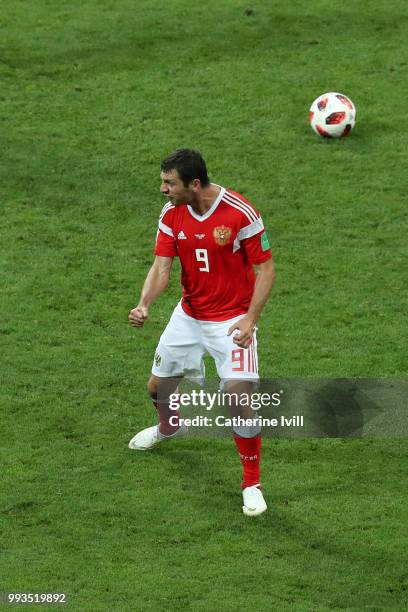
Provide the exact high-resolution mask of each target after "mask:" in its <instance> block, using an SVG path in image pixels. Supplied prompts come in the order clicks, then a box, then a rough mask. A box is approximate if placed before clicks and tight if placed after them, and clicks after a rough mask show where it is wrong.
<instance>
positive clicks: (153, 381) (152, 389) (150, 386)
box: [147, 376, 157, 400]
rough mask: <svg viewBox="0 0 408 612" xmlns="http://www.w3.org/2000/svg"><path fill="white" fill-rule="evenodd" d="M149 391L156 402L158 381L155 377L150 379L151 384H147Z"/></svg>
mask: <svg viewBox="0 0 408 612" xmlns="http://www.w3.org/2000/svg"><path fill="white" fill-rule="evenodd" d="M147 390H148V392H149V395H150V397H151V398H152V399H153V400H156V399H157V381H156V379H155V378H154V377H153V376H151V377H150V378H149V382H148V383H147Z"/></svg>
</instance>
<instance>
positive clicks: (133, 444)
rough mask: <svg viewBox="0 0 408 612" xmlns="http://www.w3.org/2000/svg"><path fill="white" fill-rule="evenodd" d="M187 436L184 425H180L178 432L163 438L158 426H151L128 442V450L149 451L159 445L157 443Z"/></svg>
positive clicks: (186, 429) (186, 428)
mask: <svg viewBox="0 0 408 612" xmlns="http://www.w3.org/2000/svg"><path fill="white" fill-rule="evenodd" d="M187 434H188V427H186V426H185V425H180V427H179V428H178V430H177V431H176V432H175V433H173V434H170V435H169V436H165V435H164V434H162V433H161V432H160V431H159V426H158V425H153V427H148V428H147V429H142V431H139V433H137V434H136V435H135V436H133V438H132V439H131V441H130V442H129V448H131V449H132V450H141V451H144V450H149V449H150V448H153V447H154V446H156V444H159V442H163V441H164V440H171V439H172V438H178V437H179V436H186V435H187Z"/></svg>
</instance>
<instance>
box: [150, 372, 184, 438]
mask: <svg viewBox="0 0 408 612" xmlns="http://www.w3.org/2000/svg"><path fill="white" fill-rule="evenodd" d="M180 381H181V377H170V378H162V377H161V378H159V377H158V376H155V375H154V374H152V375H151V376H150V378H149V382H148V383H147V390H148V392H149V395H150V397H151V399H152V402H153V406H154V407H155V408H156V410H157V415H158V418H159V431H160V433H162V434H163V435H164V436H171V435H172V434H174V433H176V431H177V430H178V429H179V427H180V423H179V417H180V412H179V410H178V408H179V402H178V385H179V383H180Z"/></svg>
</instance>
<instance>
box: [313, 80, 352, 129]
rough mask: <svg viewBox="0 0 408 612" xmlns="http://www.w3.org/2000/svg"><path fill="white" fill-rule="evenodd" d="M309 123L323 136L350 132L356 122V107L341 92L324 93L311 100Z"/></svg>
mask: <svg viewBox="0 0 408 612" xmlns="http://www.w3.org/2000/svg"><path fill="white" fill-rule="evenodd" d="M309 119H310V125H311V127H312V129H313V130H314V131H315V132H316V134H318V135H319V136H323V138H340V137H341V136H347V135H348V134H350V132H351V130H352V129H353V127H354V125H355V123H356V107H355V106H354V104H353V102H352V101H351V100H350V98H348V97H347V96H345V95H344V94H341V93H336V92H333V91H332V92H329V93H325V94H323V95H321V96H319V97H318V98H316V100H315V101H314V102H313V104H312V106H311V107H310V111H309Z"/></svg>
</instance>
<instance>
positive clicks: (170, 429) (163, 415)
mask: <svg viewBox="0 0 408 612" xmlns="http://www.w3.org/2000/svg"><path fill="white" fill-rule="evenodd" d="M153 405H154V407H155V408H156V410H157V414H158V417H159V431H160V433H162V434H163V435H165V436H170V435H171V434H174V433H175V432H176V431H177V430H178V428H179V427H180V423H179V417H180V413H179V411H178V410H172V409H171V408H169V405H168V403H163V402H160V404H159V402H155V401H153ZM170 417H173V418H172V419H171V423H170Z"/></svg>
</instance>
